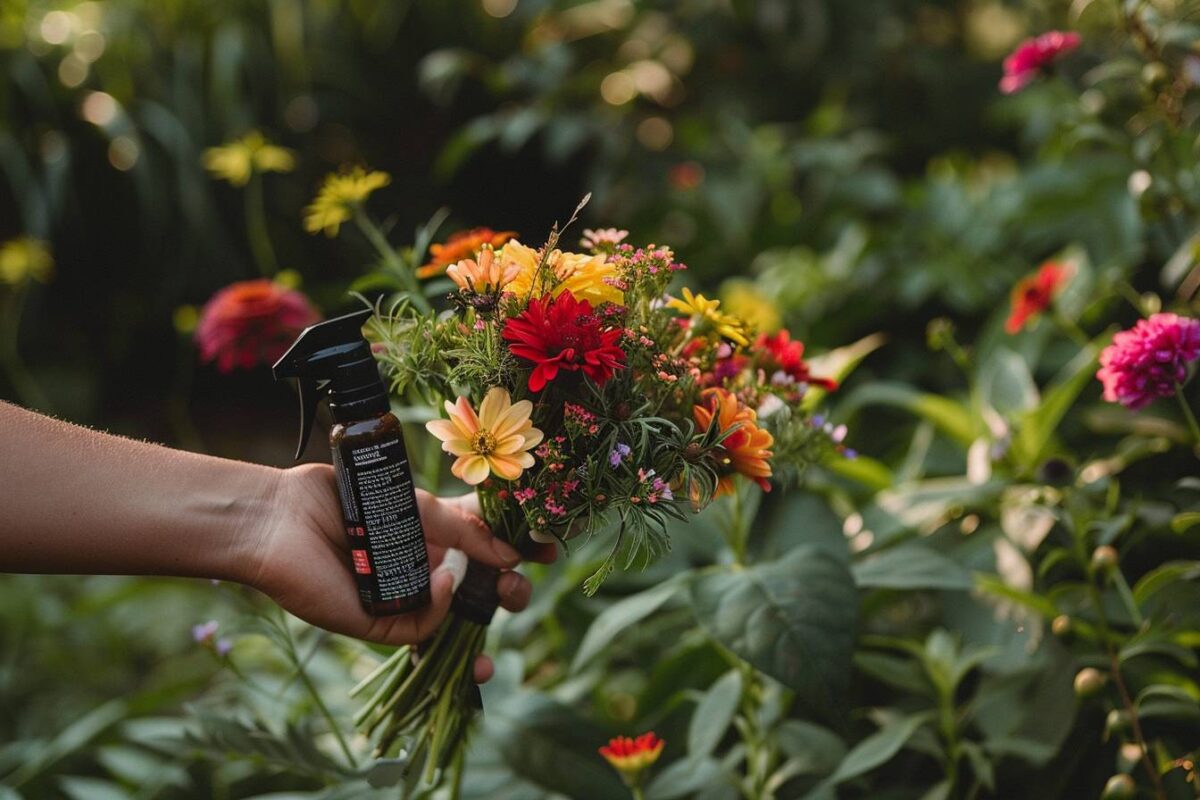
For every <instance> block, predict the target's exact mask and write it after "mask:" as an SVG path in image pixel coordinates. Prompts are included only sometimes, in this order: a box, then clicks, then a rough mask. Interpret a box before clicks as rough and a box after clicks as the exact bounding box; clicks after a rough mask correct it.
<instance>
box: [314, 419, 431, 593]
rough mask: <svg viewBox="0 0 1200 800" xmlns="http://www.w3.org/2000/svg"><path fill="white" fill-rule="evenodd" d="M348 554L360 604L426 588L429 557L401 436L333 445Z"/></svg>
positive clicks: (419, 591)
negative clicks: (348, 547) (368, 441)
mask: <svg viewBox="0 0 1200 800" xmlns="http://www.w3.org/2000/svg"><path fill="white" fill-rule="evenodd" d="M333 464H334V470H335V472H336V473H337V480H338V494H339V495H341V498H342V515H343V517H345V520H346V536H347V538H348V540H349V542H350V557H351V562H352V564H353V567H354V574H355V579H356V580H357V581H358V593H359V599H360V600H362V602H363V603H364V604H366V603H372V602H376V603H378V602H387V601H390V600H401V599H405V598H409V597H413V596H414V595H418V594H420V593H421V592H423V591H425V590H426V589H428V588H429V556H428V553H427V552H426V550H425V536H424V533H423V532H422V530H421V517H420V514H419V513H418V511H417V496H416V491H415V489H414V487H413V480H412V471H411V469H410V467H409V464H408V453H407V452H405V449H404V442H403V440H401V439H400V437H398V436H396V437H391V438H386V439H382V440H376V441H373V442H371V443H369V444H359V445H357V446H355V445H352V444H349V443H343V444H342V445H340V446H338V447H335V448H333Z"/></svg>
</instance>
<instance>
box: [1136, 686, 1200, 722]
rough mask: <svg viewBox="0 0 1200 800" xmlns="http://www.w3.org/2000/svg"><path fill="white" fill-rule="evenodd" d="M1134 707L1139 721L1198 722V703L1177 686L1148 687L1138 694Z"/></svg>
mask: <svg viewBox="0 0 1200 800" xmlns="http://www.w3.org/2000/svg"><path fill="white" fill-rule="evenodd" d="M1134 705H1135V706H1137V713H1138V718H1139V719H1150V718H1156V719H1173V720H1180V721H1185V722H1190V721H1197V722H1200V701H1198V700H1197V699H1196V698H1195V697H1193V696H1192V695H1191V694H1189V693H1188V692H1187V691H1185V690H1184V689H1181V688H1179V687H1178V686H1167V685H1165V684H1158V685H1155V686H1148V687H1146V688H1145V689H1143V690H1142V691H1141V692H1139V693H1138V696H1137V700H1136V701H1135V702H1134Z"/></svg>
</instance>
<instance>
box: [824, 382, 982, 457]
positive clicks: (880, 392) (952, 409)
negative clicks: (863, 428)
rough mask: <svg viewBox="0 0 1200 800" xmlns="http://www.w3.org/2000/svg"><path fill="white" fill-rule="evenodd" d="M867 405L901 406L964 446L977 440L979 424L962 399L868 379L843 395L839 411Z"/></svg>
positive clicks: (847, 410)
mask: <svg viewBox="0 0 1200 800" xmlns="http://www.w3.org/2000/svg"><path fill="white" fill-rule="evenodd" d="M868 405H887V406H895V407H897V408H902V409H904V410H905V411H908V412H910V413H912V414H915V415H916V416H918V417H921V418H922V419H927V420H929V421H930V422H932V423H933V424H934V426H935V427H937V429H938V430H940V431H941V432H942V433H944V434H946V435H947V436H949V437H950V438H951V439H954V440H955V441H956V442H958V443H959V444H961V445H963V446H969V445H970V444H971V442H973V441H975V439H976V437H977V434H978V432H979V428H980V424H979V423H978V422H977V421H976V419H975V417H974V415H973V414H972V413H971V412H970V410H969V409H968V408H967V407H966V406H964V405H963V404H962V403H958V402H956V401H954V400H951V399H950V398H948V397H942V396H941V395H936V394H926V393H923V392H919V391H917V390H916V389H914V388H912V387H911V386H908V385H907V384H903V383H885V382H882V381H881V382H877V383H869V384H867V385H866V386H860V387H859V388H858V389H856V390H854V391H853V392H851V393H850V394H848V395H847V396H846V397H845V398H843V400H842V403H841V405H840V406H839V407H838V412H839V413H840V414H842V415H849V414H852V413H853V412H855V411H857V410H858V409H859V408H861V407H863V406H868Z"/></svg>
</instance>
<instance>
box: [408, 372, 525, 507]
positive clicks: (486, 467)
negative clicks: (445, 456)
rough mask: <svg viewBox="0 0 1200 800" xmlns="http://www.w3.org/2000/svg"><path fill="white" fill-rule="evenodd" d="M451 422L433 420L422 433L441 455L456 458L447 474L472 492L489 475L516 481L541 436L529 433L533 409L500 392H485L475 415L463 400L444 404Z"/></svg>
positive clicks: (466, 401)
mask: <svg viewBox="0 0 1200 800" xmlns="http://www.w3.org/2000/svg"><path fill="white" fill-rule="evenodd" d="M446 413H447V414H449V415H450V419H435V420H431V421H429V422H427V423H425V428H426V430H428V431H429V432H430V433H432V434H433V435H434V436H436V437H437V438H439V439H441V440H442V449H443V450H445V451H446V452H447V453H450V454H451V455H455V456H458V458H457V459H456V460H455V462H454V465H453V466H452V467H450V472H452V473H453V474H454V476H455V477H456V478H460V479H461V480H463V481H465V482H466V483H468V484H470V485H471V486H478V485H479V484H481V483H483V482H484V481H485V480H486V479H487V476H488V475H489V474H494V475H496V477H498V478H502V479H503V480H506V481H515V480H516V479H517V478H519V477H521V473H522V472H524V471H525V470H527V469H529V468H530V467H532V466H533V455H531V454H530V453H529V451H530V450H532V449H533V448H534V447H536V446H537V445H538V444H540V443H541V441H542V432H541V431H540V430H538V429H537V428H535V427H533V422H532V420H530V419H529V415H530V414H532V413H533V403H531V402H529V401H528V400H521V401H520V402H517V403H514V402H512V397H511V396H510V395H509V394H508V391H507V390H505V389H501V388H500V387H498V386H496V387H492V388H491V389H489V390H488V393H487V395H486V396H485V397H484V398H483V402H482V403H480V404H479V413H478V414H476V413H475V409H473V408H471V404H470V402H468V400H467V398H465V397H460V398H458V400H457V402H454V403H451V402H450V401H449V400H447V401H446Z"/></svg>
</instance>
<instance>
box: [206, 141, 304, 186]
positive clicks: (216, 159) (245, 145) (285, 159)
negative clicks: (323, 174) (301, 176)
mask: <svg viewBox="0 0 1200 800" xmlns="http://www.w3.org/2000/svg"><path fill="white" fill-rule="evenodd" d="M204 168H205V169H207V170H208V171H209V172H211V173H212V174H213V175H215V176H216V177H217V178H220V179H221V180H226V181H229V182H230V183H231V184H233V185H234V186H245V185H246V184H247V183H249V182H250V177H251V176H252V175H254V173H256V172H291V171H292V170H293V169H295V168H296V156H295V154H294V153H293V152H292V151H291V150H289V149H287V148H286V147H280V146H278V145H274V144H271V143H270V142H268V141H267V140H266V137H264V136H263V135H262V134H261V133H259V132H258V131H250V132H249V133H247V134H246V135H245V136H242V137H241V138H238V139H234V140H233V141H231V142H227V143H225V144H223V145H221V146H220V147H210V148H208V149H207V150H205V151H204Z"/></svg>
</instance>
